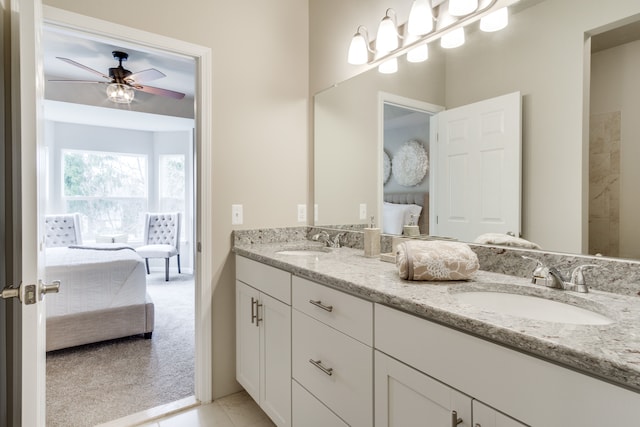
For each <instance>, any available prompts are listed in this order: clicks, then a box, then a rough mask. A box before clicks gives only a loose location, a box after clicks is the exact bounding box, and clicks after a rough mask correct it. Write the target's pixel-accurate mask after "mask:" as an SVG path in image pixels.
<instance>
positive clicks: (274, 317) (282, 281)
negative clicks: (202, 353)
mask: <svg viewBox="0 0 640 427" xmlns="http://www.w3.org/2000/svg"><path fill="white" fill-rule="evenodd" d="M290 304H291V274H290V273H287V272H285V271H282V270H278V269H276V268H273V267H270V266H267V265H264V264H261V263H258V262H256V261H253V260H249V259H247V258H243V257H240V256H238V257H236V379H237V381H238V382H239V383H240V384H241V385H242V386H243V387H244V388H245V389H246V390H247V392H248V393H249V395H250V396H251V397H252V398H253V399H254V400H255V401H256V402H257V403H258V404H259V405H260V407H261V408H262V409H263V410H264V412H265V413H266V414H267V415H268V416H269V417H270V418H271V420H273V422H274V423H275V424H276V425H278V426H279V427H283V426H291V305H290Z"/></svg>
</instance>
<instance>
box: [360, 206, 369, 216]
mask: <svg viewBox="0 0 640 427" xmlns="http://www.w3.org/2000/svg"><path fill="white" fill-rule="evenodd" d="M360 219H367V204H366V203H360Z"/></svg>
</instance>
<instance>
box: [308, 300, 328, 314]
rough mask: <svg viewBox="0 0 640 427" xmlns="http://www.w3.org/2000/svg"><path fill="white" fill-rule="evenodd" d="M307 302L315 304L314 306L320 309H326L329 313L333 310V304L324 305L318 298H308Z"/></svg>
mask: <svg viewBox="0 0 640 427" xmlns="http://www.w3.org/2000/svg"><path fill="white" fill-rule="evenodd" d="M309 302H310V303H311V304H313V305H315V306H316V307H320V308H321V309H323V310H325V311H328V312H329V313H331V312H332V311H333V306H332V305H324V304H323V303H322V301H320V300H318V301H314V300H312V299H310V300H309Z"/></svg>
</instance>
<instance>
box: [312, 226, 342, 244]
mask: <svg viewBox="0 0 640 427" xmlns="http://www.w3.org/2000/svg"><path fill="white" fill-rule="evenodd" d="M344 234H345V233H338V234H336V235H335V236H333V237H331V236H330V235H329V233H327V232H326V231H325V230H320V232H319V233H317V234H314V235H313V236H311V240H315V241H317V242H323V243H324V244H325V245H327V246H328V247H330V248H339V247H340V245H341V244H340V238H341V237H342V236H344Z"/></svg>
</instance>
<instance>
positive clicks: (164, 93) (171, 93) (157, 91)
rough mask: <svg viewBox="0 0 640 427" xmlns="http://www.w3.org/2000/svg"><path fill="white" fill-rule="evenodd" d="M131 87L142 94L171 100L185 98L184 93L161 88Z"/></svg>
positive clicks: (137, 85) (136, 85)
mask: <svg viewBox="0 0 640 427" xmlns="http://www.w3.org/2000/svg"><path fill="white" fill-rule="evenodd" d="M131 87H132V88H134V89H137V90H139V91H142V92H146V93H150V94H152V95H162V96H168V97H169V98H174V99H182V98H184V93H181V92H176V91H173V90H169V89H161V88H159V87H153V86H145V85H140V84H135V85H131Z"/></svg>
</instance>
